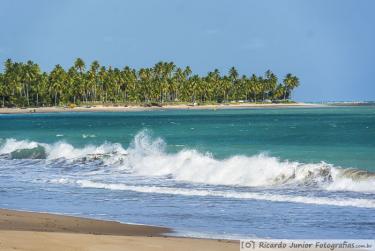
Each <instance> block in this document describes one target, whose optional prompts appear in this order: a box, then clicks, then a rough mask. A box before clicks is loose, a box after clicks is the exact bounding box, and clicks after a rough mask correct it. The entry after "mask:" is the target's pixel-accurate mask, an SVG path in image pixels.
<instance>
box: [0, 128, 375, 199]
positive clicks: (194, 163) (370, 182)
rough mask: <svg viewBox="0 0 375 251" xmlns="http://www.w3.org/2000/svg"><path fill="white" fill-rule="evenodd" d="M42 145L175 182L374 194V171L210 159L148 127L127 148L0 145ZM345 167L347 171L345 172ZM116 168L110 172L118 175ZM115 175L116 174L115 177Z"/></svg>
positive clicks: (50, 153) (59, 154) (7, 147)
mask: <svg viewBox="0 0 375 251" xmlns="http://www.w3.org/2000/svg"><path fill="white" fill-rule="evenodd" d="M37 146H43V147H44V149H45V152H46V158H47V160H49V161H53V160H55V159H61V158H64V159H67V160H75V159H85V160H86V159H100V160H103V162H104V163H105V164H106V165H107V166H106V168H109V170H108V171H110V168H114V170H115V171H118V170H120V171H121V170H126V171H127V172H126V173H127V174H131V175H140V176H160V177H164V176H165V177H167V178H168V179H174V180H176V181H183V182H192V183H204V184H211V185H228V186H244V187H263V186H265V187H272V186H283V185H288V186H294V185H298V186H301V185H302V186H314V187H318V188H321V189H325V190H330V191H336V190H339V191H355V192H367V193H375V175H374V174H373V173H368V172H365V171H359V170H358V169H357V170H354V169H353V170H354V171H350V170H349V169H342V168H338V167H334V166H332V165H330V164H327V163H324V162H321V163H308V164H305V163H299V162H295V161H294V162H291V161H285V160H284V161H283V160H280V159H278V158H276V157H271V156H267V155H265V154H259V155H254V156H243V155H235V156H232V157H230V158H226V159H217V158H214V157H213V156H212V155H211V154H208V153H201V152H198V151H197V150H194V149H183V150H181V151H179V152H177V153H168V152H167V151H166V150H165V148H166V144H165V142H164V141H163V140H162V139H160V138H157V139H152V138H151V137H150V136H149V133H148V132H147V131H142V132H140V133H138V134H137V135H136V136H135V138H134V140H133V142H132V143H131V144H130V146H129V148H128V149H125V148H123V146H122V145H121V144H119V143H115V144H113V143H104V144H102V145H99V146H94V145H88V146H85V147H82V148H76V147H74V146H73V145H71V144H68V143H66V142H62V141H59V142H57V143H54V144H43V143H37V142H31V141H24V140H21V141H17V140H14V139H8V140H6V141H5V143H4V144H3V145H2V146H0V153H2V154H4V153H11V152H12V151H15V150H17V149H33V148H36V147H37ZM348 170H349V171H348ZM117 174H118V172H116V174H115V172H114V174H113V175H117ZM114 178H116V177H114Z"/></svg>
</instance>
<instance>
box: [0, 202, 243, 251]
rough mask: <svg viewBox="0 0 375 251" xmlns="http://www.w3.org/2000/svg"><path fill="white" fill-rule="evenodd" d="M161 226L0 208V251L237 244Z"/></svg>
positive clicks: (142, 249)
mask: <svg viewBox="0 0 375 251" xmlns="http://www.w3.org/2000/svg"><path fill="white" fill-rule="evenodd" d="M171 231H172V230H171V229H168V228H163V227H154V226H145V225H130V224H121V223H118V222H114V221H101V220H92V219H85V218H79V217H70V216H62V215H54V214H47V213H34V212H21V211H14V210H6V209H0V250H24V251H26V250H28V251H34V250H35V251H37V250H38V251H47V250H57V251H59V250H64V251H69V250H75V251H79V250H106V251H116V250H140V251H146V250H219V251H220V250H223V251H224V250H238V249H239V246H238V245H239V244H238V242H236V241H227V240H209V239H194V238H178V237H169V236H168V237H167V236H163V234H167V233H170V232H171Z"/></svg>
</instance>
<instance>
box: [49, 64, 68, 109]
mask: <svg viewBox="0 0 375 251" xmlns="http://www.w3.org/2000/svg"><path fill="white" fill-rule="evenodd" d="M64 81H65V71H64V69H63V68H62V67H61V65H59V64H58V65H56V66H55V68H54V69H53V70H52V72H51V74H50V81H49V82H50V86H49V88H50V91H51V93H53V95H54V104H55V106H57V104H58V103H59V102H58V97H59V96H60V97H61V94H62V91H63V88H64Z"/></svg>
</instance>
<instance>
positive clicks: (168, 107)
mask: <svg viewBox="0 0 375 251" xmlns="http://www.w3.org/2000/svg"><path fill="white" fill-rule="evenodd" d="M322 106H325V105H322V104H309V103H288V104H273V103H269V104H256V103H240V104H225V105H224V104H220V105H197V106H193V105H182V104H179V105H165V106H162V107H158V106H152V107H144V106H103V105H96V106H77V107H75V108H68V107H60V106H57V107H37V108H0V114H23V113H57V112H131V111H153V110H219V109H246V108H283V107H322Z"/></svg>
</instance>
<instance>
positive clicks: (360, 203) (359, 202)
mask: <svg viewBox="0 0 375 251" xmlns="http://www.w3.org/2000/svg"><path fill="white" fill-rule="evenodd" d="M76 183H77V184H78V185H79V186H81V187H84V188H100V189H109V190H126V191H134V192H140V193H157V194H172V195H184V196H212V197H224V198H234V199H252V200H266V201H275V202H293V203H305V204H316V205H329V206H352V207H365V208H375V200H369V199H353V198H351V199H348V198H345V199H334V198H327V197H307V196H293V195H280V194H269V193H258V192H231V191H210V190H197V189H187V188H172V187H157V186H128V185H124V184H106V183H101V182H93V181H89V180H78V181H77V182H76Z"/></svg>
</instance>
